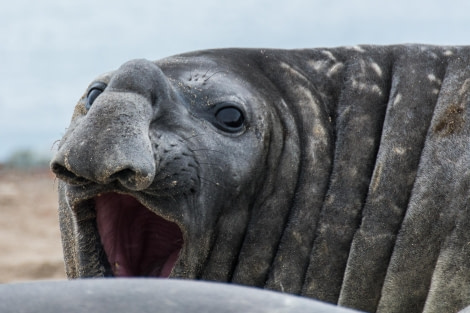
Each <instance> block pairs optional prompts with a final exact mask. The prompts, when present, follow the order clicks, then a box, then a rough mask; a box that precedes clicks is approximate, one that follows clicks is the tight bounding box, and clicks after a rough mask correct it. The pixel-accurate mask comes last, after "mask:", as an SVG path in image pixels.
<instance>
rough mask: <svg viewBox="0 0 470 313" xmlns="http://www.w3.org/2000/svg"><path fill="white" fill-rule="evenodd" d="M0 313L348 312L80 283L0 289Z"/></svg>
mask: <svg viewBox="0 0 470 313" xmlns="http://www.w3.org/2000/svg"><path fill="white" fill-rule="evenodd" d="M0 311H1V312H2V313H10V312H11V313H17V312H22V313H29V312H31V313H33V312H34V313H38V312H43V313H56V312H69V313H88V312H94V313H109V312H113V313H128V312H139V313H154V312H159V313H208V312H214V313H235V312H236V313H239V312H249V313H272V312H277V313H354V312H358V311H353V310H349V309H345V308H339V307H336V306H333V305H331V304H326V303H321V302H319V301H314V300H311V299H306V298H301V297H295V296H292V295H285V294H280V293H277V292H272V291H266V290H259V289H256V288H248V287H241V286H235V285H228V284H220V283H208V282H195V281H179V280H163V279H113V280H110V279H96V280H90V279H82V280H74V281H55V282H54V281H49V282H47V281H43V282H32V283H31V282H29V283H15V284H4V285H0Z"/></svg>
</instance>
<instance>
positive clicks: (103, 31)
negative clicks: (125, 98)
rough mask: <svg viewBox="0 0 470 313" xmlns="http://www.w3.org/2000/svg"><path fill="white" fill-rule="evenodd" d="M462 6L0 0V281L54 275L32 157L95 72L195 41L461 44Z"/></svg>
mask: <svg viewBox="0 0 470 313" xmlns="http://www.w3.org/2000/svg"><path fill="white" fill-rule="evenodd" d="M469 12H470V2H468V1H464V0H447V1H445V2H444V1H438V0H426V1H424V0H423V1H419V0H394V1H386V2H385V1H377V0H358V1H353V0H336V1H335V0H289V1H286V0H258V1H256V0H252V1H250V0H236V1H220V0H199V1H190V0H178V1H174V0H171V1H170V0H132V1H128V0H126V1H124V0H104V1H100V0H81V1H59V0H42V1H31V0H15V1H4V3H2V5H1V9H0V282H6V281H15V280H27V279H36V278H50V277H62V276H61V275H63V274H62V265H61V261H60V258H61V255H60V253H61V252H60V240H59V235H58V226H57V221H56V219H57V218H56V213H55V210H56V198H55V188H56V184H55V183H54V180H53V177H52V175H50V174H49V173H48V171H47V170H43V169H42V168H44V167H47V164H48V161H49V159H50V157H51V155H52V153H53V152H54V147H55V146H56V144H55V142H56V141H57V140H59V139H60V138H61V136H62V135H63V134H64V132H65V129H66V127H67V125H68V123H69V121H70V118H71V115H72V110H73V107H74V104H75V102H76V101H77V100H78V99H79V97H80V96H81V94H82V93H83V92H84V90H85V88H86V87H87V85H88V83H89V82H90V81H91V80H92V79H93V78H94V77H95V76H96V75H98V74H100V73H103V72H106V71H109V70H113V69H116V68H117V67H119V66H120V65H121V64H122V63H123V62H125V61H127V60H129V59H133V58H147V59H151V60H155V59H159V58H162V57H165V56H169V55H173V54H177V53H181V52H186V51H191V50H199V49H207V48H221V47H260V48H261V47H262V48H285V49H289V48H314V47H332V46H343V45H356V44H397V43H426V44H439V45H465V44H469V43H470V37H469V31H470V19H469ZM12 169H16V170H17V171H14V170H12ZM18 169H21V171H18ZM28 184H30V185H28ZM46 230H47V231H46ZM44 242H45V243H46V244H44ZM47 244H50V246H47ZM48 249H49V250H48ZM33 264H34V266H36V267H34V266H33ZM15 271H16V272H15ZM2 275H3V276H2Z"/></svg>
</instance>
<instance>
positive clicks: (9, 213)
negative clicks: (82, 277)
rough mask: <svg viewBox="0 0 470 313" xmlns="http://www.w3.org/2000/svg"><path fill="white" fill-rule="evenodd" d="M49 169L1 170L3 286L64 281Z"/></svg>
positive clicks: (0, 268)
mask: <svg viewBox="0 0 470 313" xmlns="http://www.w3.org/2000/svg"><path fill="white" fill-rule="evenodd" d="M57 207H58V200H57V181H56V180H55V178H54V176H53V175H52V174H51V173H50V171H49V170H47V169H44V170H30V171H13V170H5V169H0V283H9V282H15V281H29V280H44V279H65V272H64V264H63V259H62V246H61V242H60V231H59V222H58V215H57Z"/></svg>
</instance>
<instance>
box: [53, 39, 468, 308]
mask: <svg viewBox="0 0 470 313" xmlns="http://www.w3.org/2000/svg"><path fill="white" fill-rule="evenodd" d="M469 57H470V48H469V47H434V46H420V45H408V46H388V47H380V46H361V47H352V48H334V49H311V50H290V51H284V50H250V49H227V50H209V51H201V52H194V53H189V54H184V55H180V56H174V57H170V58H167V59H164V60H161V61H157V62H150V61H146V60H134V61H130V62H128V63H126V64H124V65H123V66H122V67H121V68H119V69H118V70H116V71H114V72H111V73H108V74H105V75H103V76H100V77H98V78H97V79H96V80H95V81H94V82H92V83H91V85H90V86H89V88H88V90H87V91H86V92H85V95H84V96H83V97H82V99H81V100H80V102H79V103H78V104H77V106H76V109H75V113H74V116H73V118H72V122H71V125H70V127H69V128H68V130H67V132H66V134H65V136H64V138H63V139H62V140H61V143H60V146H59V151H58V153H57V155H56V156H55V158H54V159H53V161H52V170H53V171H54V172H55V173H56V175H57V177H58V178H59V179H60V180H61V182H60V185H59V190H60V192H59V193H60V223H61V231H62V236H63V244H64V253H65V262H66V270H67V274H68V276H69V277H70V278H76V277H108V276H119V277H120V276H152V277H153V276H159V277H174V278H189V279H201V280H216V281H221V282H234V283H237V284H243V285H249V286H258V287H264V288H268V289H273V290H279V291H283V292H287V293H293V294H299V295H303V296H306V297H312V298H315V299H320V300H322V301H327V302H332V303H337V304H340V305H342V306H346V307H351V308H357V309H360V310H364V311H368V312H376V311H377V312H456V311H458V310H459V309H462V308H464V307H465V306H467V305H470V288H469V287H468V286H469V282H470V245H468V242H470V232H469V231H468V229H470V216H469V215H470V210H468V209H467V207H468V198H469V197H468V195H469V193H468V190H469V182H470V180H469V178H470V171H469V166H468V165H469V163H470V140H469V138H470V136H469V135H470V123H468V121H469V116H468V114H469V110H468V109H467V107H468V102H469V97H470V67H469V66H468V64H470V60H469Z"/></svg>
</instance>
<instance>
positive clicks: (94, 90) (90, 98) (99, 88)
mask: <svg viewBox="0 0 470 313" xmlns="http://www.w3.org/2000/svg"><path fill="white" fill-rule="evenodd" d="M105 89H106V84H105V83H101V82H98V83H94V84H93V85H91V87H90V91H88V94H87V96H86V104H85V108H86V110H87V111H88V110H89V109H90V108H91V106H92V105H93V102H95V100H96V98H98V96H99V95H100V94H101V93H102V92H103V91H104V90H105Z"/></svg>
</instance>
